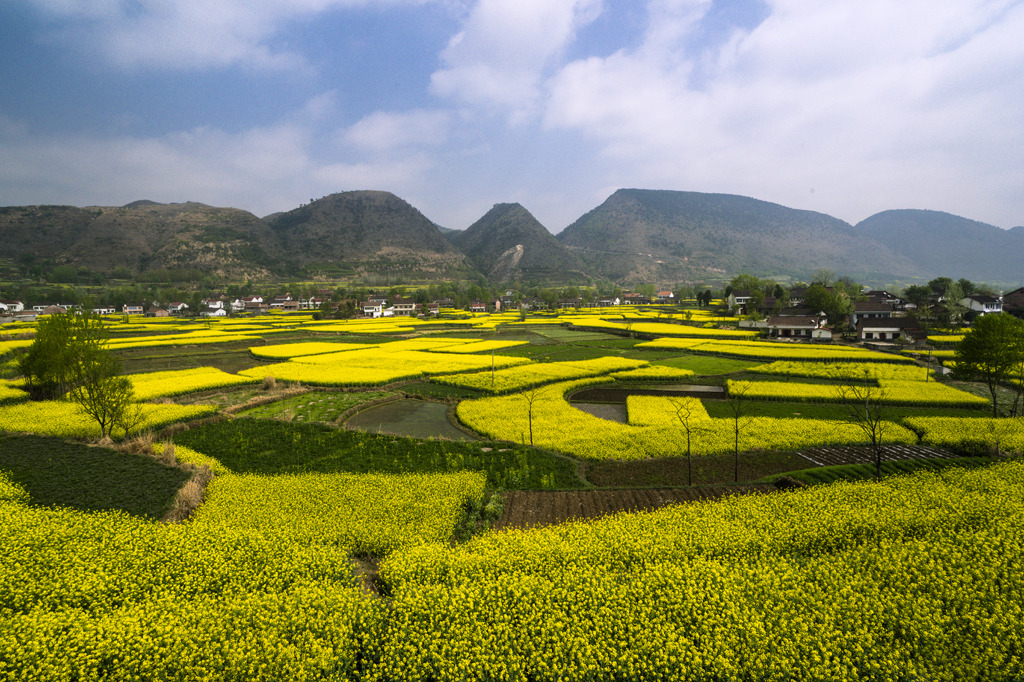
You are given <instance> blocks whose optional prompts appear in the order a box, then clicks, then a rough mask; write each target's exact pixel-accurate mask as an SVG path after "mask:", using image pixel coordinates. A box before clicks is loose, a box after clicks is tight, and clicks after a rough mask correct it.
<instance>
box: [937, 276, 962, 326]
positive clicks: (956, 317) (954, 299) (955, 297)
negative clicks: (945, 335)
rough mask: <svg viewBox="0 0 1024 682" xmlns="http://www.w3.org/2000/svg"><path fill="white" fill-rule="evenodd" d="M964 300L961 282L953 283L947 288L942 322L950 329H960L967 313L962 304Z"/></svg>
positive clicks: (943, 300)
mask: <svg viewBox="0 0 1024 682" xmlns="http://www.w3.org/2000/svg"><path fill="white" fill-rule="evenodd" d="M963 298H964V294H963V290H962V289H961V288H960V283H959V282H951V283H950V284H949V286H947V287H946V293H945V294H944V295H943V298H942V310H943V313H942V318H943V320H942V321H943V323H944V324H945V325H946V326H947V327H949V328H950V329H953V328H956V327H959V326H960V323H961V322H962V321H963V319H964V314H965V313H966V312H967V308H965V307H964V305H963V303H961V301H962V300H963Z"/></svg>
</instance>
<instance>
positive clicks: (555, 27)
mask: <svg viewBox="0 0 1024 682" xmlns="http://www.w3.org/2000/svg"><path fill="white" fill-rule="evenodd" d="M1022 35H1024V2H1022V1H1021V0H1018V1H1010V0H901V1H900V2H893V1H892V0H858V1H857V2H853V1H852V0H851V1H844V0H840V1H837V2H824V3H820V2H806V1H805V0H767V1H762V0H729V1H728V2H724V1H721V0H648V1H647V2H641V1H638V0H261V1H260V2H253V1H252V0H5V1H4V2H2V3H0V64H2V67H0V205H21V204H36V203H49V204H72V205H78V206H84V205H121V204H125V203H128V202H130V201H134V200H137V199H152V200H155V201H162V202H171V201H189V200H191V201H201V202H203V203H207V204H212V205H217V206H235V207H238V208H243V209H246V210H249V211H252V212H253V213H255V214H257V215H260V216H263V215H267V214H269V213H273V212H276V211H284V210H289V209H292V208H294V207H296V206H298V205H299V204H300V203H304V202H307V201H309V199H311V198H317V197H321V196H324V195H326V194H330V193H332V192H339V191H345V190H353V189H380V190H388V191H391V192H394V193H395V194H397V195H399V196H400V197H402V198H403V199H405V200H407V201H409V202H410V203H411V204H412V205H413V206H415V207H416V208H418V209H420V210H421V211H423V213H424V214H426V215H427V217H429V218H431V219H432V220H434V221H436V222H438V223H440V224H442V225H445V226H448V227H454V228H465V227H467V226H469V225H470V224H471V223H472V222H474V221H475V220H476V219H478V218H479V217H480V216H482V215H483V214H484V213H485V212H486V211H487V210H489V209H490V207H491V206H492V205H493V204H495V203H498V202H507V201H518V202H519V203H521V204H523V205H524V206H525V207H526V208H527V209H528V210H530V211H531V212H532V213H533V214H534V215H535V216H537V218H538V219H539V220H540V221H541V222H542V223H543V224H544V225H545V226H547V227H548V229H550V230H551V231H553V232H558V231H560V230H561V229H563V228H564V227H565V226H566V225H568V224H569V223H571V222H572V221H573V220H575V219H576V218H577V217H579V216H580V215H582V214H583V213H585V212H586V211H588V210H590V209H591V208H594V207H595V206H597V205H598V204H600V203H601V202H602V201H603V200H604V199H605V198H607V196H608V195H609V194H611V192H613V191H614V190H615V189H617V188H620V187H641V188H650V189H677V190H693V191H702V192H722V193H731V194H743V195H747V196H753V197H756V198H758V199H763V200H766V201H773V202H777V203H780V204H784V205H786V206H791V207H794V208H801V209H809V210H816V211H822V212H825V213H829V214H831V215H834V216H836V217H839V218H842V219H844V220H847V221H850V222H857V221H859V220H862V219H864V218H866V217H868V216H870V215H872V214H873V213H876V212H878V211H881V210H886V209H893V208H928V209H934V210H941V211H948V212H950V213H954V214H957V215H962V216H964V217H967V218H972V219H975V220H981V221H984V222H988V223H992V224H995V225H998V226H1000V227H1004V228H1008V227H1012V226H1015V225H1022V224H1024V153H1022V152H1024V41H1022V40H1021V39H1020V36H1022Z"/></svg>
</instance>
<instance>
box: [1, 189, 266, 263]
mask: <svg viewBox="0 0 1024 682" xmlns="http://www.w3.org/2000/svg"><path fill="white" fill-rule="evenodd" d="M26 253H31V254H33V255H34V256H35V257H36V258H37V259H48V260H51V261H53V262H55V263H67V264H71V265H80V266H85V267H87V268H89V269H92V270H99V271H110V270H113V269H114V268H115V267H117V266H125V267H128V268H130V269H132V270H134V271H136V272H141V271H144V270H154V269H162V268H186V269H197V270H200V271H203V272H206V273H209V274H213V275H217V276H221V277H224V278H227V279H233V280H239V281H240V280H244V279H248V278H251V277H262V276H266V275H268V274H269V273H270V272H271V271H273V270H275V269H278V263H279V255H280V254H279V249H278V247H277V243H276V240H275V238H274V235H273V234H272V232H271V231H270V230H269V228H268V227H267V226H266V225H265V224H264V223H263V222H262V221H260V219H259V218H257V217H256V216H254V215H253V214H251V213H249V212H247V211H241V210H239V209H235V208H216V207H212V206H206V205H205V204H198V203H192V202H189V203H184V204H157V203H154V202H133V203H132V204H129V205H128V206H124V207H94V206H90V207H87V208H76V207H73V206H17V207H7V208H0V256H3V257H7V258H13V259H17V258H19V257H20V256H22V255H23V254H26Z"/></svg>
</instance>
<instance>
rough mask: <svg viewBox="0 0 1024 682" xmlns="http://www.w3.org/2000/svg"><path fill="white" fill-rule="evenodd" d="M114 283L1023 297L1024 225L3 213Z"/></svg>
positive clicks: (186, 208)
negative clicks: (844, 285) (907, 288)
mask: <svg viewBox="0 0 1024 682" xmlns="http://www.w3.org/2000/svg"><path fill="white" fill-rule="evenodd" d="M26 254H31V255H32V256H33V257H34V258H35V259H36V260H37V261H49V262H50V264H51V265H65V264H66V265H73V266H76V267H85V268H88V269H89V270H92V271H98V272H110V271H112V270H114V269H115V268H118V267H127V268H129V269H131V270H132V271H133V272H136V273H141V272H145V271H152V270H161V269H187V270H199V271H201V272H203V273H206V274H209V275H212V276H215V277H220V278H223V279H225V280H228V281H244V280H247V279H264V278H269V277H290V276H294V275H300V276H310V277H315V276H318V275H322V276H324V277H325V278H328V279H330V278H337V279H342V278H347V277H354V278H357V279H361V280H362V281H364V282H369V283H371V284H387V283H395V284H400V283H405V282H408V281H409V280H410V279H415V280H430V279H467V278H477V277H479V276H480V274H481V273H483V274H484V275H486V276H487V277H488V278H489V279H491V281H492V282H494V283H496V284H498V283H503V282H509V281H515V280H519V281H523V282H530V283H551V284H560V283H579V282H582V281H586V280H587V279H590V278H594V279H604V280H611V281H613V282H616V283H618V284H620V285H623V286H633V285H637V284H654V285H657V286H659V287H669V286H674V285H675V284H677V283H680V282H687V281H690V282H693V281H698V282H700V281H707V280H719V281H720V280H723V279H728V278H730V277H732V276H733V275H735V274H737V273H739V272H748V273H750V274H755V275H759V276H792V277H795V278H800V279H806V278H808V277H810V276H811V275H813V274H814V273H815V272H816V271H817V270H819V269H821V268H827V269H830V270H833V271H835V272H836V273H838V274H841V275H850V276H852V277H854V278H856V279H859V280H860V281H864V282H872V283H876V284H886V283H890V282H897V281H902V282H910V281H922V280H923V281H927V280H929V279H932V278H934V277H939V276H948V277H953V278H954V279H958V278H960V277H967V278H968V279H972V280H975V281H979V282H987V283H991V284H994V285H997V286H1003V287H1007V288H1016V287H1017V286H1020V284H1022V283H1024V226H1021V227H1015V228H1013V229H1011V230H1001V229H999V228H997V227H995V226H993V225H987V224H985V223H980V222H978V221H974V220H968V219H966V218H960V217H957V216H954V215H950V214H948V213H941V212H938V211H926V210H894V211H884V212H882V213H878V214H876V215H873V216H871V217H870V218H868V219H866V220H864V221H862V222H860V223H859V224H857V225H856V226H854V225H850V224H849V223H846V222H844V221H842V220H839V219H837V218H833V217H831V216H828V215H825V214H823V213H816V212H813V211H801V210H796V209H792V208H787V207H785V206H780V205H778V204H773V203H770V202H766V201H760V200H758V199H752V198H750V197H743V196H736V195H730V194H704V193H699V192H677V191H668V190H644V189H620V190H618V191H616V192H615V193H613V194H612V195H611V196H610V197H608V199H607V200H605V201H604V202H603V203H602V204H601V205H600V206H598V207H596V208H594V209H593V210H591V211H589V212H588V213H587V214H585V215H584V216H582V217H580V218H579V219H578V220H577V221H576V222H574V223H573V224H572V225H570V226H569V227H567V228H566V229H565V230H564V231H562V233H561V234H559V235H557V237H554V236H552V235H551V234H550V233H549V232H548V230H547V229H545V228H544V226H543V225H541V224H540V223H539V222H538V221H537V219H536V218H534V217H533V215H531V214H530V212H529V211H527V210H526V209H525V208H524V207H522V206H520V205H519V204H496V205H495V206H494V208H492V209H491V210H490V211H488V212H487V214H486V215H484V216H483V217H482V218H480V220H478V221H477V222H475V223H474V224H473V225H471V226H470V227H469V228H467V229H466V230H464V231H446V230H444V229H443V228H441V227H439V226H438V225H436V224H435V223H433V222H431V221H430V220H429V219H428V218H427V217H426V216H424V215H423V214H422V213H420V212H419V211H418V210H416V209H415V208H414V207H412V206H410V205H409V204H408V203H407V202H405V201H403V200H402V199H400V198H399V197H397V196H395V195H394V194H391V193H389V192H377V191H357V192H343V193H339V194H332V195H330V196H327V197H324V198H322V199H319V200H317V201H313V202H311V203H309V204H307V205H303V206H300V207H298V208H296V209H294V210H291V211H286V212H282V213H275V214H273V215H269V216H266V217H264V218H262V219H260V218H257V217H256V216H254V215H253V214H252V213H249V212H248V211H243V210H240V209H236V208H218V207H214V206H207V205H205V204H200V203H195V202H186V203H178V204H160V203H157V202H154V201H149V200H139V201H133V202H131V203H129V204H126V205H125V206H119V207H99V206H87V207H84V208H78V207H74V206H11V207H0V259H10V260H14V261H18V260H19V259H22V258H23V257H25V256H26Z"/></svg>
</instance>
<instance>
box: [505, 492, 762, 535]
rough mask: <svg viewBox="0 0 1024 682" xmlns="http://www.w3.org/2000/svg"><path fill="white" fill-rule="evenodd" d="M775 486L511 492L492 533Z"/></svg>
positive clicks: (709, 498) (708, 498)
mask: <svg viewBox="0 0 1024 682" xmlns="http://www.w3.org/2000/svg"><path fill="white" fill-rule="evenodd" d="M777 491H778V488H776V487H775V486H774V485H770V484H767V483H766V484H753V485H744V486H693V487H690V488H639V489H633V490H572V491H553V492H538V491H524V490H514V491H511V492H509V493H508V494H507V496H506V498H505V512H504V514H503V515H502V517H501V519H500V520H499V521H498V522H497V523H495V524H494V529H495V530H507V529H509V528H536V527H539V526H548V525H552V524H558V523H565V522H566V521H573V520H583V519H596V518H600V517H602V516H607V515H609V514H616V513H619V512H637V511H650V510H653V509H659V508H661V507H665V506H668V505H673V504H685V503H688V502H700V501H704V500H717V499H721V498H723V497H728V496H731V495H750V494H754V493H760V494H769V493H775V492H777Z"/></svg>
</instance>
